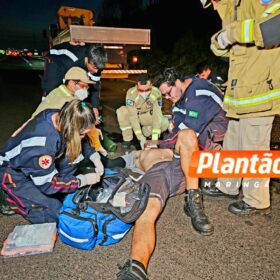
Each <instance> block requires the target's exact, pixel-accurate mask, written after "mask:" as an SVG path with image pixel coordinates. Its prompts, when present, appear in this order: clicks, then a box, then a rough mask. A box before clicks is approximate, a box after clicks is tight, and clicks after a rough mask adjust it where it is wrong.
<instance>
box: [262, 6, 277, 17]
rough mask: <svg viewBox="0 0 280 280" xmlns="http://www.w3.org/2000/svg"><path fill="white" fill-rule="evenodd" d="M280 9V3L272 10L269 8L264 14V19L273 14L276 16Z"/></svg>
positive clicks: (272, 7)
mask: <svg viewBox="0 0 280 280" xmlns="http://www.w3.org/2000/svg"><path fill="white" fill-rule="evenodd" d="M279 9H280V3H275V4H274V5H272V6H271V7H270V8H268V9H267V10H266V11H265V12H264V13H263V14H262V17H267V16H269V15H271V14H274V13H275V12H277V11H278V10H279Z"/></svg>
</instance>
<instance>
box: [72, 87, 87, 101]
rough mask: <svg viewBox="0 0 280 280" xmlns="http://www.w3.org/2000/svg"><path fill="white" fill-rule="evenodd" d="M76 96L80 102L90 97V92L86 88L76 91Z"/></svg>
mask: <svg viewBox="0 0 280 280" xmlns="http://www.w3.org/2000/svg"><path fill="white" fill-rule="evenodd" d="M75 96H77V97H78V98H79V99H80V100H84V99H86V98H87V97H88V91H87V90H86V89H84V88H80V89H78V90H76V91H75Z"/></svg>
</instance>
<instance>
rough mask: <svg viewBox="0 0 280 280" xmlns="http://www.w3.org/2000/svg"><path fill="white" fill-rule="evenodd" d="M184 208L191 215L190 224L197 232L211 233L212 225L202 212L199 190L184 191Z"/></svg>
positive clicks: (212, 230)
mask: <svg viewBox="0 0 280 280" xmlns="http://www.w3.org/2000/svg"><path fill="white" fill-rule="evenodd" d="M184 210H185V213H186V214H187V215H188V216H189V217H191V221H192V225H193V227H194V229H195V230H196V231H197V232H199V233H200V234H202V235H211V234H212V233H213V232H214V226H213V225H212V224H211V223H210V221H209V219H208V217H207V216H206V214H205V212H204V208H203V203H202V194H201V192H200V191H199V190H195V189H191V190H187V191H186V196H185V207H184Z"/></svg>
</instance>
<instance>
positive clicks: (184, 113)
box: [172, 107, 187, 115]
mask: <svg viewBox="0 0 280 280" xmlns="http://www.w3.org/2000/svg"><path fill="white" fill-rule="evenodd" d="M172 112H173V113H174V112H180V113H182V114H183V115H186V114H187V110H185V109H179V108H178V107H174V108H173V109H172Z"/></svg>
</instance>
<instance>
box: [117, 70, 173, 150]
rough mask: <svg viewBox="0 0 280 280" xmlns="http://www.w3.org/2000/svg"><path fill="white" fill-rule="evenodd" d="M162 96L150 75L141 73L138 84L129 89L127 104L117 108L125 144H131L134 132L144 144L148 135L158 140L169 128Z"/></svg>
mask: <svg viewBox="0 0 280 280" xmlns="http://www.w3.org/2000/svg"><path fill="white" fill-rule="evenodd" d="M161 102H162V97H161V93H160V91H159V90H158V89H157V88H156V87H153V86H152V84H151V80H150V78H149V76H148V75H146V74H142V75H139V79H138V82H137V85H136V86H135V87H132V88H130V89H129V90H128V92H127V94H126V106H122V107H120V108H119V109H118V110H117V117H118V122H119V126H120V129H121V131H122V136H123V140H124V142H125V143H124V144H125V145H128V146H129V142H130V141H131V140H132V139H133V132H134V133H135V135H136V137H137V139H138V140H139V141H140V143H141V144H142V147H143V145H144V143H145V142H146V137H150V136H152V139H153V140H158V138H159V136H160V134H161V132H163V131H165V130H166V129H167V128H168V119H167V118H166V117H164V116H163V115H162V111H161Z"/></svg>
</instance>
